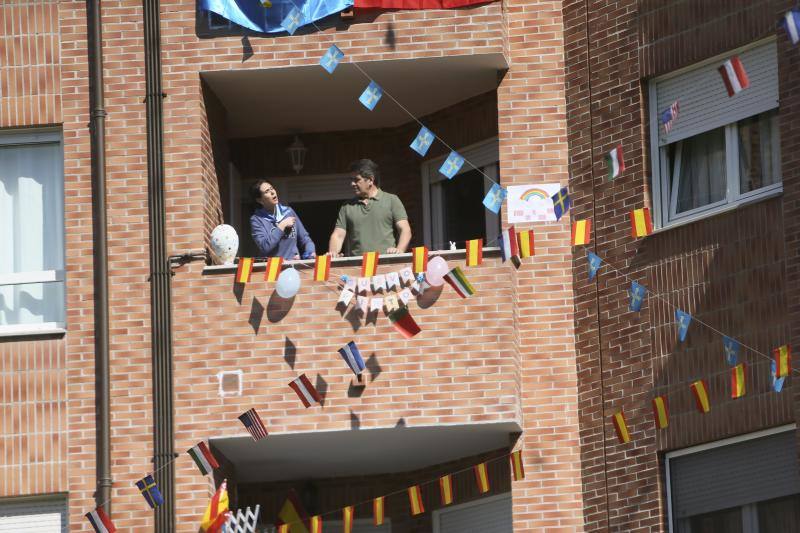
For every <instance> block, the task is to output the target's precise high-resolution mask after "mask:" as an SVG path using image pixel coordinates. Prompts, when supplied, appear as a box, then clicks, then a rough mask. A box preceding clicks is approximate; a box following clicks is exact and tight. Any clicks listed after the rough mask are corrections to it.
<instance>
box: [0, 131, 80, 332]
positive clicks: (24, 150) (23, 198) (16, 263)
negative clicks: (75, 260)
mask: <svg viewBox="0 0 800 533" xmlns="http://www.w3.org/2000/svg"><path fill="white" fill-rule="evenodd" d="M64 315H65V313H64V176H63V155H62V149H61V134H60V133H59V132H49V131H48V132H26V133H3V134H0V335H9V334H12V335H15V334H24V333H37V332H47V331H54V330H60V329H63V327H64Z"/></svg>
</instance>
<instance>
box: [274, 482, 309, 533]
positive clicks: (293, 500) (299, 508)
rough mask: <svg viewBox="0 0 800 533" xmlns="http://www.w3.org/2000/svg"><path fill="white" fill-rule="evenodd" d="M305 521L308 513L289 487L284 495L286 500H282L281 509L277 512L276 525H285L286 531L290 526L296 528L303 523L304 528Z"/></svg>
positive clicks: (306, 521)
mask: <svg viewBox="0 0 800 533" xmlns="http://www.w3.org/2000/svg"><path fill="white" fill-rule="evenodd" d="M307 523H308V514H307V513H306V510H305V509H304V508H303V504H302V503H300V498H299V497H298V496H297V493H296V492H295V491H294V490H291V489H290V490H289V493H288V494H287V495H286V501H284V502H283V505H282V506H281V510H280V511H279V512H278V521H277V524H276V525H278V526H283V525H286V526H287V527H286V531H287V533H288V532H289V529H290V526H294V527H295V528H297V527H298V526H299V525H303V529H305V524H307Z"/></svg>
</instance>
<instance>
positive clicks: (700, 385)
mask: <svg viewBox="0 0 800 533" xmlns="http://www.w3.org/2000/svg"><path fill="white" fill-rule="evenodd" d="M690 388H691V389H692V394H694V399H695V402H696V403H697V410H698V411H700V412H701V413H703V414H705V413H707V412H709V411H710V410H711V405H710V404H709V403H708V387H706V382H705V381H703V380H702V379H698V380H697V381H695V382H694V383H692V384H691V385H690Z"/></svg>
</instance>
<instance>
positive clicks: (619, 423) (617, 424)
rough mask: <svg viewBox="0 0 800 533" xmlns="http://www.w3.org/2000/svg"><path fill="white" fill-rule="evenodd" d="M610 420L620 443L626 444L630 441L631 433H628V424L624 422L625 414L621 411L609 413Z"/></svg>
mask: <svg viewBox="0 0 800 533" xmlns="http://www.w3.org/2000/svg"><path fill="white" fill-rule="evenodd" d="M611 421H612V422H613V424H614V430H615V431H616V432H617V438H618V439H619V442H620V444H627V443H629V442H630V441H631V434H630V433H628V424H626V423H625V414H624V413H623V412H622V411H619V412H617V413H614V414H613V415H611Z"/></svg>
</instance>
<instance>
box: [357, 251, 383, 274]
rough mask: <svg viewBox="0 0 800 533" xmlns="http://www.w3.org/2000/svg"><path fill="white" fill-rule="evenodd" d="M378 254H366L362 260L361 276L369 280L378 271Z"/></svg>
mask: <svg viewBox="0 0 800 533" xmlns="http://www.w3.org/2000/svg"><path fill="white" fill-rule="evenodd" d="M379 258H380V254H379V253H378V252H366V253H365V254H364V260H363V262H362V263H361V276H362V277H364V278H370V277H372V276H374V275H375V273H376V272H377V271H378V259H379Z"/></svg>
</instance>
